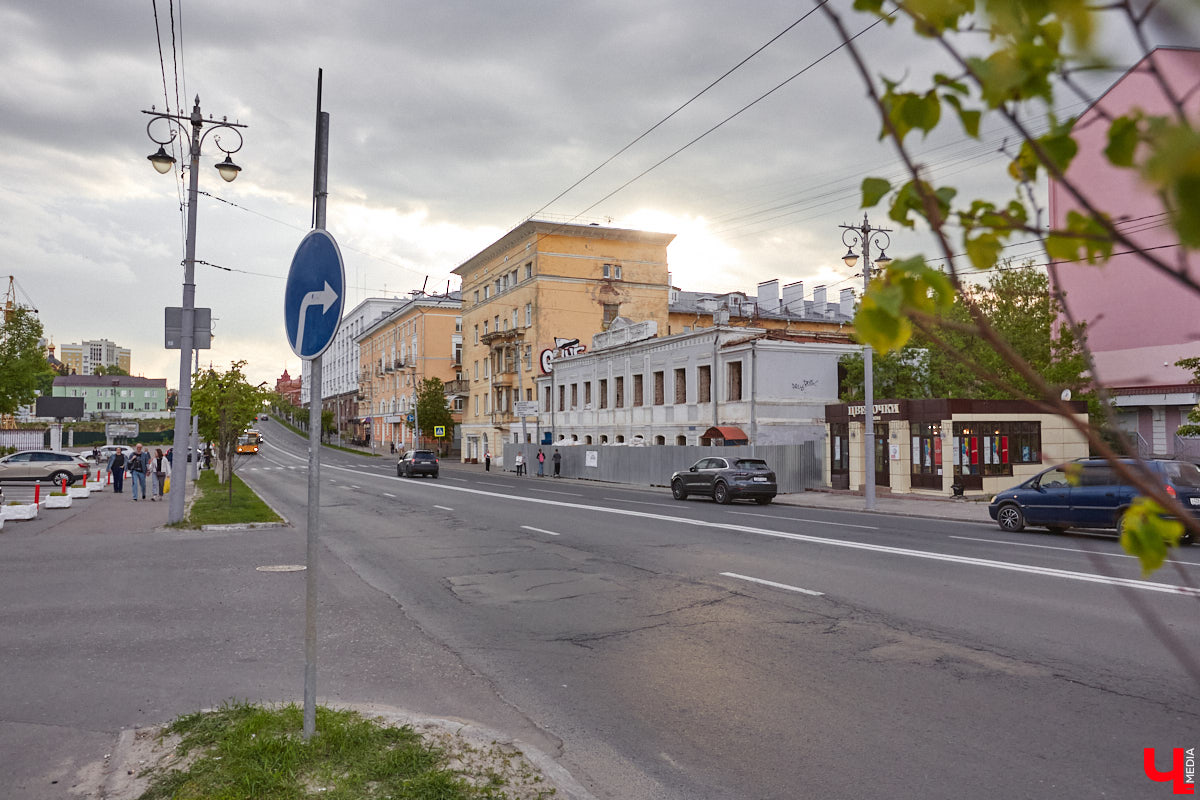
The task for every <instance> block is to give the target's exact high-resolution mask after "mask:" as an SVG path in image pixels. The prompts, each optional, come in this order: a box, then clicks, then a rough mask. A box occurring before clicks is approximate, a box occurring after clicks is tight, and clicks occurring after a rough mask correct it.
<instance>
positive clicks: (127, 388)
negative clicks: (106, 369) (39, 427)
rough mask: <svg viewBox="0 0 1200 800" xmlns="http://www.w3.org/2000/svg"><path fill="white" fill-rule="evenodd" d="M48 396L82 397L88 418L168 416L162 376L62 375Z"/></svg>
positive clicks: (56, 379) (164, 379)
mask: <svg viewBox="0 0 1200 800" xmlns="http://www.w3.org/2000/svg"><path fill="white" fill-rule="evenodd" d="M51 396H52V397H82V398H83V399H84V406H83V409H84V413H85V414H87V415H88V417H90V418H91V419H155V418H159V417H167V416H170V412H169V411H168V409H167V379H166V378H133V377H130V376H128V375H64V376H62V377H58V378H55V379H54V388H53V392H52V394H51Z"/></svg>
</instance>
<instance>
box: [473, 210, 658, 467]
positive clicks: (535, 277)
mask: <svg viewBox="0 0 1200 800" xmlns="http://www.w3.org/2000/svg"><path fill="white" fill-rule="evenodd" d="M674 238H675V237H674V235H673V234H664V233H651V232H646V231H635V230H626V229H621V228H609V227H604V226H600V225H575V224H558V223H553V222H547V221H542V220H529V221H527V222H525V223H523V224H521V225H519V226H517V227H516V228H514V229H513V230H512V231H509V232H508V233H507V234H505V235H504V236H503V237H501V238H500V239H499V240H497V241H496V242H494V243H493V244H491V245H489V246H488V247H487V248H485V249H484V250H482V251H481V252H479V253H478V254H477V255H475V256H474V257H472V258H470V259H468V260H467V261H466V262H464V263H463V264H461V265H460V266H459V267H458V268H457V269H455V270H454V272H455V274H456V275H459V276H460V277H461V278H462V304H463V308H462V311H463V313H462V318H463V356H462V362H463V363H462V366H463V370H462V371H463V380H465V381H466V382H467V389H468V391H467V392H466V395H467V401H466V405H465V408H464V410H463V423H462V434H463V440H462V458H463V459H464V460H481V459H482V458H483V455H484V453H486V452H491V453H493V455H496V454H498V453H499V452H500V443H501V442H508V441H516V440H515V439H514V438H513V437H515V436H520V435H521V425H520V418H518V417H517V415H516V413H515V411H516V406H515V404H516V403H517V402H518V401H520V402H525V403H530V404H534V403H536V398H535V392H534V380H535V378H536V377H537V376H538V375H545V374H548V373H549V371H550V366H549V365H550V364H551V363H552V362H553V360H554V359H555V358H556V357H559V356H562V355H564V354H567V353H578V352H581V351H583V350H585V349H586V345H585V344H582V343H585V342H589V341H590V340H591V337H592V336H593V335H594V334H596V333H599V332H602V331H604V330H606V329H607V328H608V327H609V326H610V325H611V324H612V323H613V321H614V320H615V319H616V318H617V317H618V316H623V317H628V318H633V319H644V320H650V321H653V322H655V323H656V325H658V326H659V328H660V329H664V330H665V328H666V324H667V307H668V303H669V299H670V276H669V274H668V271H667V245H668V244H670V243H671V240H672V239H674ZM525 431H526V432H525V435H526V436H530V435H531V434H529V432H528V424H526V426H525Z"/></svg>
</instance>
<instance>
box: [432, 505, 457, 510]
mask: <svg viewBox="0 0 1200 800" xmlns="http://www.w3.org/2000/svg"><path fill="white" fill-rule="evenodd" d="M434 508H440V509H441V510H442V511H453V510H454V509H453V508H451V507H450V506H434Z"/></svg>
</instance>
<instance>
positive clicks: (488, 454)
mask: <svg viewBox="0 0 1200 800" xmlns="http://www.w3.org/2000/svg"><path fill="white" fill-rule="evenodd" d="M483 471H484V472H491V471H492V451H491V450H484V451H483Z"/></svg>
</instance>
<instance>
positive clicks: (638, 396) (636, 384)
mask: <svg viewBox="0 0 1200 800" xmlns="http://www.w3.org/2000/svg"><path fill="white" fill-rule="evenodd" d="M641 404H642V376H641V375H634V376H633V405H634V406H635V407H636V406H640V405H641Z"/></svg>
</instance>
